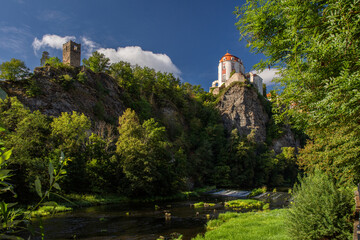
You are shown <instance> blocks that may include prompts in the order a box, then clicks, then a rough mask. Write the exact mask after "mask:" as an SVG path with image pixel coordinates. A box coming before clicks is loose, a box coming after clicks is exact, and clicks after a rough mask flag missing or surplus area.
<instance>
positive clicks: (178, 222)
mask: <svg viewBox="0 0 360 240" xmlns="http://www.w3.org/2000/svg"><path fill="white" fill-rule="evenodd" d="M199 201H208V202H210V201H211V202H217V205H216V206H215V207H210V208H194V207H192V206H191V204H194V203H196V202H199ZM221 201H224V199H219V198H212V199H208V198H201V199H197V200H196V201H190V200H187V201H180V202H166V203H151V204H148V203H147V204H125V205H106V206H97V207H89V208H82V209H77V210H75V211H73V212H69V213H63V214H58V215H56V216H54V217H51V218H45V219H44V220H43V225H44V229H45V239H94V240H95V239H129V240H130V239H157V238H158V237H159V236H164V237H166V238H169V237H170V236H171V234H172V233H180V234H182V235H183V239H184V240H186V239H191V238H192V237H195V236H196V235H197V234H199V233H204V232H205V224H206V222H207V221H208V218H210V219H212V218H216V217H217V215H218V214H219V213H222V212H225V209H224V207H223V205H222V202H221ZM155 204H157V205H158V206H159V208H158V209H155ZM165 212H169V213H171V218H170V219H165ZM207 215H208V216H207Z"/></svg>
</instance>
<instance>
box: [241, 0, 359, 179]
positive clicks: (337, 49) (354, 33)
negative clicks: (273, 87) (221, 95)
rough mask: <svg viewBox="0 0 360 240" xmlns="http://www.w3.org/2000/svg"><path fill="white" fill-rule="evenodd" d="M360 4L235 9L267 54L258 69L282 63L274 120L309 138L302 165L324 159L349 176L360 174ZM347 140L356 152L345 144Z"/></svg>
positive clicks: (331, 0) (289, 3)
mask: <svg viewBox="0 0 360 240" xmlns="http://www.w3.org/2000/svg"><path fill="white" fill-rule="evenodd" d="M359 6H360V5H359V3H358V2H357V1H352V0H328V1H296V0H285V1H280V0H274V1H273V0H255V1H250V0H249V1H247V2H246V4H245V5H243V7H242V8H236V10H235V14H236V15H237V17H238V18H239V21H238V23H237V27H238V29H239V31H240V34H241V36H242V39H243V40H245V41H247V43H248V46H249V47H250V49H251V50H252V51H253V52H255V53H262V54H264V55H265V56H266V60H265V61H261V62H260V63H259V64H257V66H256V67H257V69H264V68H266V67H268V66H275V67H276V68H278V69H280V76H281V77H279V78H278V79H277V81H278V82H279V83H280V84H281V85H282V87H283V91H282V93H281V95H280V96H279V97H277V98H276V102H277V108H275V112H276V114H275V116H274V117H275V119H276V120H277V121H278V122H280V121H283V122H284V123H288V122H291V123H293V124H294V125H295V127H296V128H298V129H303V130H305V133H306V134H307V135H308V136H309V137H310V140H311V141H310V142H309V143H310V144H311V146H307V147H306V148H305V150H304V151H302V153H301V154H300V157H299V159H300V161H301V164H302V166H303V168H304V169H306V170H308V171H311V170H313V167H315V165H322V166H320V168H322V169H324V170H325V169H326V170H327V171H330V172H331V173H336V174H334V176H336V177H339V176H343V175H348V172H349V171H351V175H352V176H353V177H349V181H356V180H358V178H355V177H354V176H358V175H359V173H360V172H359V167H358V163H357V160H356V159H357V157H356V155H357V152H358V146H359V145H358V140H357V137H355V136H354V135H353V134H351V132H355V133H358V132H359V129H360V125H359V123H360V105H359V102H360V94H359V89H360V81H359V78H360V52H359V50H358V49H359V47H360V38H359V32H360V24H359V23H360V14H359V9H360V8H359ZM344 126H346V127H345V128H346V130H345V129H344ZM341 134H346V135H344V136H342V137H340V138H339V139H335V138H334V136H340V135H341ZM345 139H348V140H347V142H348V143H347V144H349V146H351V149H354V150H355V151H356V152H354V153H353V154H351V153H349V152H348V151H344V146H346V145H347V144H345V142H344V140H345ZM337 141H338V142H339V143H340V144H331V145H330V146H325V145H326V143H328V142H329V143H335V142H337ZM301 155H302V156H301ZM345 162H346V165H345V164H344V163H345ZM325 163H334V164H333V165H331V167H324V166H325V165H326V164H325ZM304 164H308V165H307V166H304Z"/></svg>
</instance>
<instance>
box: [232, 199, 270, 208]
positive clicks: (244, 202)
mask: <svg viewBox="0 0 360 240" xmlns="http://www.w3.org/2000/svg"><path fill="white" fill-rule="evenodd" d="M265 205H266V204H265V203H264V202H262V201H258V200H253V199H237V200H232V201H228V202H225V207H227V208H232V209H233V210H236V211H241V210H262V209H263V208H264V207H268V206H267V205H266V206H265Z"/></svg>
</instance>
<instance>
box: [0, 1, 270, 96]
mask: <svg viewBox="0 0 360 240" xmlns="http://www.w3.org/2000/svg"><path fill="white" fill-rule="evenodd" d="M244 2H245V1H243V0H241V1H233V0H223V1H219V0H217V1H213V0H118V1H115V0H113V1H110V0H101V1H100V0H72V1H69V0H57V1H56V0H46V1H45V0H44V1H43V0H31V1H29V0H6V1H1V8H0V62H3V61H8V60H10V59H11V58H18V59H21V60H23V61H24V62H25V63H26V65H27V66H28V67H29V68H30V69H33V68H35V67H37V66H39V65H40V58H41V53H42V51H48V52H49V53H50V55H51V56H57V57H59V58H60V59H62V51H61V46H62V43H63V42H64V41H66V40H68V39H73V40H75V42H79V43H81V44H82V57H88V56H89V54H90V53H91V52H92V51H94V50H99V51H101V52H103V53H105V54H106V55H107V56H108V57H110V59H111V60H112V61H113V62H114V61H117V60H127V61H130V62H131V63H132V64H139V65H147V66H150V67H152V68H155V69H157V70H161V71H168V72H173V73H174V74H175V75H177V76H179V77H180V78H181V79H182V81H185V82H189V83H191V84H200V85H201V86H202V87H203V88H204V89H205V90H208V89H209V87H210V85H211V82H212V81H214V80H216V78H217V65H218V62H219V60H220V58H221V57H222V56H223V55H224V54H225V53H226V52H227V51H229V53H231V54H233V55H235V56H237V57H239V58H241V59H242V60H243V62H244V65H245V69H246V71H250V70H251V68H252V66H253V65H254V64H256V63H257V62H258V61H259V60H260V59H261V58H262V57H263V56H261V55H255V54H253V53H250V52H249V49H248V48H246V46H245V45H246V44H245V42H239V37H240V36H239V33H238V31H237V30H236V27H235V25H234V24H235V23H236V21H237V20H236V17H235V15H234V14H233V11H234V9H235V6H240V5H242V4H243V3H244ZM260 75H261V74H260ZM263 75H264V76H263V78H264V79H265V80H266V81H268V80H269V79H270V78H271V77H270V75H271V74H270V73H269V71H267V72H266V73H264V74H263Z"/></svg>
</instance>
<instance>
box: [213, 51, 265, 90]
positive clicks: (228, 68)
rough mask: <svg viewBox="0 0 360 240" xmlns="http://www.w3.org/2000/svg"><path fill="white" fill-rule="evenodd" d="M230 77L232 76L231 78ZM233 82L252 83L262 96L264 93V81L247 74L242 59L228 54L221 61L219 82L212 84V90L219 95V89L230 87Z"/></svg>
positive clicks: (254, 75) (256, 76) (253, 74)
mask: <svg viewBox="0 0 360 240" xmlns="http://www.w3.org/2000/svg"><path fill="white" fill-rule="evenodd" d="M230 75H232V76H231V77H230ZM232 82H250V83H252V84H253V85H254V86H255V87H256V88H257V90H258V91H259V93H260V94H262V93H263V85H262V83H263V80H262V78H261V77H260V76H258V75H256V74H255V73H252V72H250V73H245V67H244V65H243V63H242V61H241V59H240V58H238V57H236V56H234V55H231V54H230V53H226V54H225V55H224V56H223V57H222V58H221V59H220V61H219V66H218V80H216V81H214V82H213V83H212V86H211V88H210V89H213V93H214V94H217V93H219V88H223V87H224V86H225V87H227V86H229V85H230V84H231V83H232Z"/></svg>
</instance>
